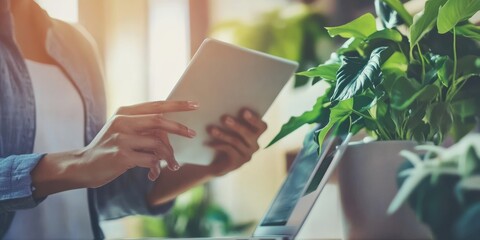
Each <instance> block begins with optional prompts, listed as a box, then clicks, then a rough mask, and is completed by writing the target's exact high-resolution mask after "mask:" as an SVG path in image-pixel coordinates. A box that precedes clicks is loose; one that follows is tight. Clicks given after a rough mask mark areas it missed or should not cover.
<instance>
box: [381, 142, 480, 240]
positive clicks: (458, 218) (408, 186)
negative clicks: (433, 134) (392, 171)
mask: <svg viewBox="0 0 480 240" xmlns="http://www.w3.org/2000/svg"><path fill="white" fill-rule="evenodd" d="M416 149H417V150H426V151H428V152H427V153H426V154H424V155H423V159H422V158H421V156H420V155H418V154H415V153H413V152H410V151H402V152H401V155H402V156H404V157H405V158H406V159H408V162H406V164H405V165H404V166H403V167H402V168H401V170H400V173H399V183H400V185H401V188H400V190H399V191H398V193H397V196H396V197H395V198H394V200H393V201H392V203H391V205H390V207H389V209H388V212H389V213H390V214H391V213H393V212H395V211H396V210H397V209H398V208H399V207H400V206H401V205H402V204H403V203H404V202H405V201H406V200H407V199H408V200H409V203H410V205H411V206H412V208H413V209H414V210H415V212H416V214H417V216H418V217H419V219H420V220H422V221H423V222H424V223H426V224H427V225H428V226H429V227H430V229H431V230H432V232H433V234H434V237H435V239H449V240H450V239H475V238H478V236H480V227H479V223H480V134H470V135H467V136H465V137H464V138H463V139H462V140H461V141H460V142H458V143H457V144H455V145H454V146H452V147H450V148H448V149H445V148H442V147H438V146H433V145H425V146H418V147H417V148H416Z"/></svg>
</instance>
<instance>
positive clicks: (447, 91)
mask: <svg viewBox="0 0 480 240" xmlns="http://www.w3.org/2000/svg"><path fill="white" fill-rule="evenodd" d="M376 9H377V14H378V15H379V17H380V20H381V23H382V27H379V26H377V24H376V19H375V17H374V16H373V15H372V14H365V15H363V16H361V17H359V18H358V19H356V20H354V21H352V22H350V23H348V24H345V25H342V26H338V27H329V28H327V31H328V32H329V34H330V35H331V36H332V37H335V36H340V37H343V38H347V39H348V40H347V41H346V42H345V44H343V45H342V46H341V47H340V48H339V49H338V50H337V52H336V53H334V54H332V57H331V59H330V60H328V61H327V62H325V63H324V64H321V65H319V66H318V67H315V68H312V69H309V70H308V71H305V72H300V73H298V74H299V75H303V76H308V77H311V78H314V79H313V82H312V83H313V84H325V85H326V87H327V88H328V90H327V91H326V93H325V94H324V95H322V96H320V97H319V98H318V99H317V102H316V103H315V105H314V106H313V109H312V110H311V111H307V112H305V113H304V114H302V115H301V116H298V117H292V118H291V119H290V120H289V121H288V122H287V123H286V124H285V125H284V126H283V127H282V129H281V130H280V132H279V134H278V135H277V136H276V137H275V138H274V139H273V140H272V142H271V143H270V144H273V143H275V142H276V141H278V140H279V139H281V138H283V137H284V136H286V135H288V134H289V133H291V132H292V131H294V130H295V129H297V128H298V127H300V126H302V125H304V124H318V125H319V126H320V129H319V130H318V132H317V138H316V142H317V143H318V144H319V146H321V145H322V142H323V140H324V138H325V136H326V134H327V133H328V132H329V131H334V132H336V133H337V134H344V133H347V132H348V133H353V134H355V133H358V132H359V131H365V132H366V133H367V134H369V135H370V136H372V137H373V138H375V139H376V140H377V141H376V142H372V143H366V144H360V145H356V146H351V147H349V149H348V150H347V152H346V154H345V157H344V159H343V160H342V161H341V162H340V165H339V185H340V192H341V198H342V206H343V208H344V212H345V217H346V221H347V225H348V226H349V227H350V228H349V231H348V233H347V234H348V236H349V237H351V238H383V239H385V238H392V237H396V238H399V237H400V238H410V237H411V238H425V237H428V233H426V232H425V231H424V229H422V228H417V226H419V224H416V223H415V224H409V222H412V221H415V218H414V217H413V212H411V210H409V209H408V208H403V209H401V210H399V211H397V212H396V213H395V214H393V215H390V216H387V215H386V210H387V207H388V204H389V203H390V201H391V199H393V197H394V195H395V192H396V184H395V177H394V176H395V175H396V169H397V167H398V165H399V164H401V162H402V161H403V160H402V159H401V158H400V157H395V156H397V155H398V154H397V153H398V152H399V151H400V150H401V149H404V148H412V147H413V146H414V145H415V144H416V142H431V143H434V144H440V143H442V142H443V141H444V139H445V138H446V137H447V136H452V138H453V139H455V140H457V139H460V138H461V137H462V136H464V135H465V134H467V133H468V132H469V131H470V130H471V129H473V128H474V126H475V124H476V121H475V117H476V116H479V115H480V109H479V106H480V96H478V94H477V93H476V91H477V90H478V89H480V75H479V73H480V47H479V45H478V41H479V40H480V28H479V27H478V26H475V25H473V24H471V23H469V22H468V19H469V18H470V17H471V16H472V15H474V14H475V13H476V12H478V11H479V10H480V1H477V0H428V1H427V2H426V4H425V9H424V11H422V12H421V13H419V14H417V15H415V16H414V17H412V16H411V15H410V14H409V13H408V12H407V11H406V10H405V8H404V7H403V5H402V4H401V2H400V1H399V0H385V1H376ZM400 25H403V26H406V27H407V30H406V31H405V32H404V33H402V32H401V31H400V30H399V29H398V28H399V26H400ZM382 174H383V175H382ZM369 206H371V207H369ZM414 228H417V229H414ZM404 234H407V235H404Z"/></svg>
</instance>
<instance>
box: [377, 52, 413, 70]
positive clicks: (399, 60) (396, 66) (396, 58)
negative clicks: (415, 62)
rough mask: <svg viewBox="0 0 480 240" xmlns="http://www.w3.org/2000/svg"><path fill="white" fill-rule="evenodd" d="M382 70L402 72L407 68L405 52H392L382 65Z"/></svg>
mask: <svg viewBox="0 0 480 240" xmlns="http://www.w3.org/2000/svg"><path fill="white" fill-rule="evenodd" d="M382 70H383V71H390V72H395V73H399V74H400V73H404V72H406V71H407V70H408V60H407V57H406V56H405V54H403V53H401V52H394V53H393V54H392V56H390V58H388V59H387V60H386V61H385V62H384V63H383V65H382Z"/></svg>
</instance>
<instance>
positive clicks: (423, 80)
mask: <svg viewBox="0 0 480 240" xmlns="http://www.w3.org/2000/svg"><path fill="white" fill-rule="evenodd" d="M417 48H418V53H419V54H420V61H421V62H422V83H424V82H425V60H424V59H423V54H422V49H421V48H420V45H417Z"/></svg>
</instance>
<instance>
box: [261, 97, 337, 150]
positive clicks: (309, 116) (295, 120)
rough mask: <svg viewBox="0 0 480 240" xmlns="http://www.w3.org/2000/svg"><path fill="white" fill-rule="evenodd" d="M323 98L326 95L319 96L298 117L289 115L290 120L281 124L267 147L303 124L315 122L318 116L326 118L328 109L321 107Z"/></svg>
mask: <svg viewBox="0 0 480 240" xmlns="http://www.w3.org/2000/svg"><path fill="white" fill-rule="evenodd" d="M325 99H326V96H322V97H319V98H318V99H317V102H316V103H315V105H314V106H313V109H312V110H310V111H307V112H304V113H303V114H302V115H300V116H298V117H291V118H290V120H288V122H287V123H285V124H284V125H283V126H282V128H281V130H280V132H279V133H278V134H277V135H276V136H275V137H274V138H273V140H272V141H271V142H270V143H269V144H268V146H267V147H269V146H271V145H273V144H274V143H276V142H277V141H278V140H280V139H282V138H283V137H285V136H287V135H288V134H290V133H292V132H293V131H295V130H297V129H298V128H299V127H301V126H303V125H305V124H311V123H314V122H317V120H318V119H319V118H320V117H325V118H326V119H328V116H326V115H328V109H325V108H324V107H323V104H324V101H325Z"/></svg>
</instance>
